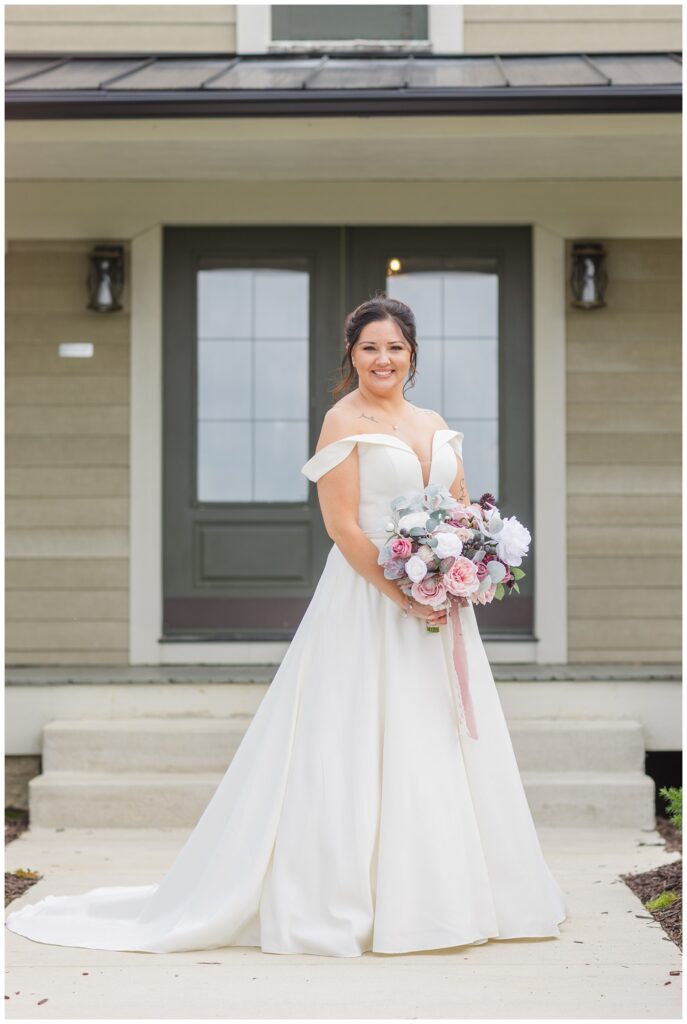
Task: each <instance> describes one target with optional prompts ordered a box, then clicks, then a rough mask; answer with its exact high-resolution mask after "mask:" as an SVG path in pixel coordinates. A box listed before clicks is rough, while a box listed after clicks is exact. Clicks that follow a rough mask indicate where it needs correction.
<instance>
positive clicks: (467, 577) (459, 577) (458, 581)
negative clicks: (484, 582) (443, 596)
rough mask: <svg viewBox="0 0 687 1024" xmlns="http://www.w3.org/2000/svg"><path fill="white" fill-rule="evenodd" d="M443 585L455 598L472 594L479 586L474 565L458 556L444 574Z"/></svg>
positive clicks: (467, 559) (468, 559)
mask: <svg viewBox="0 0 687 1024" xmlns="http://www.w3.org/2000/svg"><path fill="white" fill-rule="evenodd" d="M444 584H445V585H446V589H447V590H448V592H449V593H450V594H455V596H456V597H468V596H469V595H470V594H474V592H475V591H476V590H477V588H478V586H479V579H478V578H477V569H476V568H475V563H474V562H473V561H472V560H471V559H470V558H465V557H464V556H463V555H459V556H458V558H456V560H455V562H454V563H453V565H452V566H451V568H450V569H449V570H448V572H446V573H444Z"/></svg>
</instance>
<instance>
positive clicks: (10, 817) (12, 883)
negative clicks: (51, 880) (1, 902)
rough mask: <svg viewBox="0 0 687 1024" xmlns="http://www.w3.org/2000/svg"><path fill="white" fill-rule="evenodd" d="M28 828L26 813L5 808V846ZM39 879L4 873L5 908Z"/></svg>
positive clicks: (39, 876)
mask: <svg viewBox="0 0 687 1024" xmlns="http://www.w3.org/2000/svg"><path fill="white" fill-rule="evenodd" d="M28 827H29V815H28V812H27V811H22V810H17V808H15V807H6V808H5V846H7V844H8V843H11V842H12V840H13V839H16V838H17V836H20V835H21V834H22V832H26V830H27V828H28ZM41 877H42V876H41V875H37V876H36V877H35V878H22V876H21V875H17V874H16V873H15V872H13V871H6V872H5V906H7V904H8V903H11V902H12V900H17V899H19V897H20V896H22V895H23V894H24V893H25V892H26V890H27V889H30V888H31V886H32V885H35V884H36V882H37V881H38V880H39V878H41Z"/></svg>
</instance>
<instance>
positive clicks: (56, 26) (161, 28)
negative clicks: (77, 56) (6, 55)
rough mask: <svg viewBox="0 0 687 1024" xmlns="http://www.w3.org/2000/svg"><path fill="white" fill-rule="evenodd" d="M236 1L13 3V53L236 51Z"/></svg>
mask: <svg viewBox="0 0 687 1024" xmlns="http://www.w3.org/2000/svg"><path fill="white" fill-rule="evenodd" d="M235 40H236V8H235V6H234V5H233V4H217V5H213V4H198V5H197V6H196V5H193V4H160V5H155V4H141V5H140V6H139V5H134V4H102V5H100V4H97V5H96V4H84V5H83V6H80V5H75V4H57V5H55V6H52V5H47V4H36V5H35V6H27V5H23V4H9V5H7V6H6V7H5V49H6V50H7V51H9V52H11V53H30V52H35V51H40V52H42V53H51V52H56V53H124V52H126V53H148V52H150V53H232V52H233V50H234V49H235Z"/></svg>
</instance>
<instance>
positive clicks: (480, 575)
mask: <svg viewBox="0 0 687 1024" xmlns="http://www.w3.org/2000/svg"><path fill="white" fill-rule="evenodd" d="M474 566H475V570H476V572H477V579H478V580H479V581H480V583H481V582H482V580H483V579H484V577H485V576H488V575H489V570H488V569H487V560H486V559H485V558H483V559H482V561H481V562H475V563H474Z"/></svg>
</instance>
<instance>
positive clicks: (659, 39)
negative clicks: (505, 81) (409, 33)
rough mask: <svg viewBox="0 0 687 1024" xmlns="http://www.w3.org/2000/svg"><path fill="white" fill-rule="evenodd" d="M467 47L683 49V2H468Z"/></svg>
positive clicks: (482, 49)
mask: <svg viewBox="0 0 687 1024" xmlns="http://www.w3.org/2000/svg"><path fill="white" fill-rule="evenodd" d="M463 17H464V27H463V33H464V41H463V45H464V51H465V53H556V52H559V53H570V52H571V51H575V50H582V51H583V52H586V53H601V52H611V53H613V52H622V51H635V52H648V51H665V50H668V51H670V50H681V49H682V8H681V6H680V5H679V4H618V5H611V4H584V5H583V4H466V5H465V6H464V7H463Z"/></svg>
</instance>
